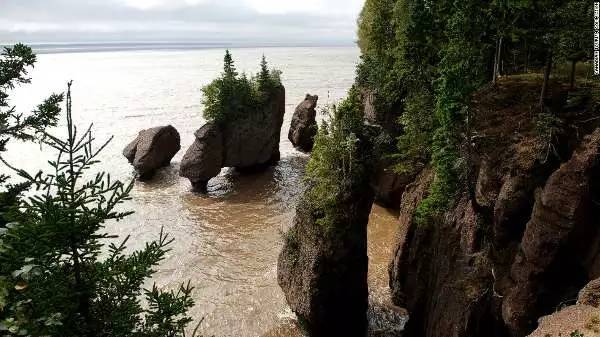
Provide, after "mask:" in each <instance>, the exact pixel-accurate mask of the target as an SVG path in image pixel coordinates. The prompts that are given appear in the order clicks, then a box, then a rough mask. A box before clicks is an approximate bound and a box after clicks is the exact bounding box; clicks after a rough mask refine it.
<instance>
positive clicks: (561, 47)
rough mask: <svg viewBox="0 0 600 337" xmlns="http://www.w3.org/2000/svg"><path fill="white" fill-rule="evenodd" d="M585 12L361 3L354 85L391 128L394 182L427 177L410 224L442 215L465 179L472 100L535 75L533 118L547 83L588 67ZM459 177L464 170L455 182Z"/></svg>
mask: <svg viewBox="0 0 600 337" xmlns="http://www.w3.org/2000/svg"><path fill="white" fill-rule="evenodd" d="M591 11H592V3H591V2H590V1H585V0H560V1H556V0H488V1H480V0H478V1H475V0H461V1H454V0H444V1H428V0H367V1H366V3H365V6H364V8H363V10H362V12H361V14H360V17H359V20H358V25H359V29H358V36H359V40H358V45H359V47H360V49H361V51H362V59H361V63H360V65H359V67H358V71H357V84H358V86H359V87H360V88H362V89H363V91H365V92H367V93H368V94H370V95H372V96H373V103H374V106H375V109H376V110H378V112H380V113H384V114H394V115H395V116H396V117H397V119H398V122H399V124H400V126H401V129H402V132H401V133H400V134H401V135H400V136H399V137H398V144H397V149H396V150H395V151H393V152H394V153H391V155H392V156H394V157H395V158H396V163H397V167H396V169H397V170H398V171H399V172H400V173H411V172H418V171H419V170H420V168H422V167H423V166H425V165H432V166H433V168H434V169H435V171H436V178H435V181H434V183H433V186H432V190H431V194H430V196H429V198H427V200H425V202H423V203H422V205H421V207H420V208H419V210H418V211H417V214H416V216H417V219H419V218H420V217H427V216H430V215H432V214H434V213H437V212H441V211H443V210H444V209H445V207H446V206H447V204H448V202H449V201H450V199H451V196H452V195H453V194H455V191H456V190H457V186H458V185H457V184H458V182H459V180H460V179H463V178H467V179H468V178H469V172H468V170H467V169H466V168H465V167H464V165H463V164H462V163H463V162H464V159H465V158H464V154H463V153H462V152H461V150H460V149H459V147H460V144H461V143H462V142H463V141H464V140H465V139H466V138H467V137H468V131H469V121H470V117H471V116H470V111H469V102H470V98H471V96H472V94H473V93H474V92H475V91H476V90H478V89H479V88H481V87H483V86H484V85H488V84H492V85H493V84H495V83H496V80H497V78H498V77H500V76H503V75H510V74H523V73H539V74H542V73H543V76H541V75H540V79H541V80H540V88H539V89H540V113H546V112H547V111H545V110H544V99H545V97H546V95H547V91H548V82H549V80H550V78H551V74H552V72H553V71H554V73H559V70H561V69H563V68H566V69H568V70H567V71H566V72H561V75H563V74H565V73H566V75H567V76H566V77H567V80H568V81H569V82H570V85H571V88H572V87H573V86H575V84H576V83H575V78H576V76H575V75H576V71H577V69H578V68H577V64H578V63H581V62H586V61H589V59H590V57H591V48H590V47H589V45H590V43H591V42H590V41H592V32H591V25H590V23H589V20H588V18H591ZM465 171H467V172H466V173H465Z"/></svg>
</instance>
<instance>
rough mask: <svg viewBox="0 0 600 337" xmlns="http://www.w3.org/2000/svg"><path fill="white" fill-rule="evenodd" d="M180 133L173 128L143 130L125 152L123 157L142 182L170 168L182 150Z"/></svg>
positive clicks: (168, 126)
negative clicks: (172, 161)
mask: <svg viewBox="0 0 600 337" xmlns="http://www.w3.org/2000/svg"><path fill="white" fill-rule="evenodd" d="M180 142H181V140H180V137H179V132H177V130H176V129H175V128H174V127H173V126H171V125H167V126H159V127H155V128H151V129H146V130H142V131H140V132H139V133H138V136H137V137H136V138H135V140H133V141H132V142H131V143H130V144H129V145H127V146H126V147H125V149H124V150H123V155H124V156H125V158H127V160H128V161H129V163H130V164H132V165H133V167H134V169H135V171H136V172H137V174H138V178H139V179H140V180H149V179H151V178H152V177H153V176H154V173H155V172H156V170H157V169H159V168H161V167H165V166H169V164H170V163H171V159H173V157H174V156H175V154H176V153H177V152H179V150H180V149H181V144H180Z"/></svg>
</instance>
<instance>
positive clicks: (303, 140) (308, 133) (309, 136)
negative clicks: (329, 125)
mask: <svg viewBox="0 0 600 337" xmlns="http://www.w3.org/2000/svg"><path fill="white" fill-rule="evenodd" d="M318 100H319V96H316V95H315V96H311V95H310V94H306V98H304V101H302V102H301V103H300V104H299V105H298V106H297V107H296V111H294V116H293V117H292V124H291V126H290V132H289V133H288V139H289V140H290V142H292V144H293V145H294V146H295V147H297V148H298V149H300V150H302V151H304V152H310V151H311V150H312V148H313V145H314V143H315V136H316V135H317V129H318V126H317V121H316V116H317V111H316V110H315V108H316V107H317V101H318Z"/></svg>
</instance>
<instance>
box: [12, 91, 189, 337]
mask: <svg viewBox="0 0 600 337" xmlns="http://www.w3.org/2000/svg"><path fill="white" fill-rule="evenodd" d="M66 122H67V125H66V131H67V138H66V139H64V140H63V139H60V138H58V137H55V136H52V135H50V134H48V133H46V132H44V133H43V136H44V137H43V139H44V143H45V144H46V145H47V146H49V147H50V148H52V149H54V150H56V151H57V152H58V153H57V157H56V159H55V160H54V161H50V162H49V164H50V167H51V169H52V173H50V174H43V173H42V172H41V171H40V172H38V173H37V174H35V175H30V174H28V173H27V172H25V171H23V170H20V169H17V168H14V167H13V166H11V165H10V164H8V163H7V162H6V161H4V160H3V159H2V161H3V162H4V163H5V164H6V165H7V166H8V167H9V168H11V169H12V170H14V172H16V173H17V174H18V176H19V177H20V178H22V179H24V180H25V181H27V182H28V183H29V184H31V185H32V186H35V188H36V192H35V193H33V194H32V195H31V196H29V197H28V198H26V199H22V200H19V202H18V207H17V208H16V209H15V211H14V212H12V213H11V216H10V220H11V222H10V223H9V224H7V225H6V229H5V230H3V231H2V232H1V233H0V331H1V334H2V335H3V336H25V335H27V336H64V337H70V336H73V337H75V336H78V337H79V336H94V337H100V336H106V337H109V336H123V337H125V336H138V337H159V336H161V337H162V336H173V337H175V336H183V335H184V333H183V329H184V328H185V326H186V325H187V324H188V323H189V322H190V321H191V319H190V318H189V317H188V316H187V314H186V312H187V310H188V309H189V308H190V307H191V306H192V305H193V301H192V299H191V297H190V293H191V291H192V288H191V287H190V286H189V284H188V285H182V286H181V287H180V288H179V290H178V291H177V292H163V291H160V290H158V289H157V288H156V287H153V288H152V289H150V290H143V288H142V287H143V284H144V282H145V281H146V280H147V279H148V278H149V277H150V276H151V275H152V274H153V273H154V271H155V269H154V268H155V267H156V266H157V265H158V263H159V262H160V261H161V260H162V259H163V258H164V257H165V254H166V253H167V251H168V248H167V246H168V245H169V244H170V243H171V242H172V240H171V239H169V238H168V236H167V235H165V234H163V233H162V232H161V234H160V236H159V239H158V240H157V241H154V242H151V243H148V244H147V245H146V247H145V248H144V249H143V250H140V251H135V252H133V253H131V254H125V248H126V247H125V244H126V242H127V238H126V239H125V240H124V241H122V242H121V243H120V244H114V243H111V244H108V243H107V240H115V239H116V236H114V235H110V234H107V233H106V232H105V230H104V226H105V224H106V222H107V221H110V220H113V221H119V220H121V219H123V218H124V217H126V216H128V215H129V214H131V213H132V212H130V211H119V210H117V208H118V206H119V205H121V204H122V203H123V202H124V201H126V200H128V199H129V198H130V197H129V193H130V191H131V189H132V186H133V184H132V183H130V184H124V183H122V182H120V181H118V180H113V179H111V177H110V175H109V174H106V173H105V172H99V173H95V174H94V172H92V171H91V169H92V168H93V167H94V166H95V165H96V164H97V163H98V160H97V157H98V154H99V153H100V152H101V151H102V150H103V149H104V148H105V147H106V145H107V144H108V142H106V143H104V144H101V145H100V146H94V137H93V135H92V132H91V127H90V128H88V129H87V130H86V131H85V132H83V133H81V134H79V133H78V130H77V128H76V127H75V126H74V123H73V118H72V112H71V93H70V84H69V90H68V91H67V101H66ZM109 141H110V140H109ZM142 295H144V297H145V300H146V302H147V303H148V305H147V307H144V306H142V304H141V299H140V297H141V296H142Z"/></svg>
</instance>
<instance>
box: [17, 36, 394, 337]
mask: <svg viewBox="0 0 600 337" xmlns="http://www.w3.org/2000/svg"><path fill="white" fill-rule="evenodd" d="M232 53H233V56H234V58H235V60H236V61H237V65H238V69H239V70H241V71H250V70H256V69H257V68H258V62H259V60H260V57H261V56H262V54H263V53H264V54H265V55H266V56H267V59H268V60H269V61H270V63H271V64H272V65H274V66H275V67H277V68H279V69H281V70H282V71H283V81H284V84H285V86H286V102H287V105H286V117H285V122H284V127H283V130H282V133H281V137H282V138H281V153H282V159H281V161H280V162H279V164H278V165H277V166H275V167H272V168H270V169H268V170H266V171H265V172H261V173H257V174H252V175H239V174H237V173H236V172H234V171H232V170H227V169H224V170H223V172H222V173H221V175H220V176H219V177H217V178H215V179H213V180H211V182H210V183H209V187H208V190H209V191H208V194H207V195H199V194H195V193H192V192H191V190H190V185H189V182H188V181H187V180H186V179H184V178H180V177H179V176H178V174H177V172H178V167H179V161H180V160H181V158H182V157H183V154H184V152H185V150H186V149H187V147H188V146H189V145H190V144H191V143H192V142H193V132H194V131H195V130H196V129H198V128H199V127H200V126H202V124H203V123H204V120H203V119H202V117H201V111H202V107H201V104H200V100H201V93H200V88H201V87H202V86H203V85H204V84H207V83H208V82H209V81H210V80H211V79H212V78H214V77H215V76H216V75H217V74H218V73H219V72H220V69H221V66H222V55H223V50H216V49H215V50H185V51H164V50H161V51H124V52H90V53H62V54H43V55H39V56H38V60H39V62H38V63H37V64H36V68H35V70H33V71H32V72H31V76H32V79H33V83H32V84H31V85H27V86H24V87H22V88H19V89H18V90H17V91H16V95H15V96H14V97H15V99H14V100H13V103H15V104H16V105H17V106H18V107H19V109H20V110H27V109H31V108H33V106H35V105H36V104H37V103H39V102H40V101H41V99H42V98H43V97H44V96H47V94H49V93H50V92H51V91H56V92H60V91H64V90H65V88H66V82H67V81H68V80H71V79H72V80H74V84H73V111H74V116H75V120H76V122H77V124H79V125H80V126H81V127H83V126H86V125H87V124H88V123H90V122H92V121H93V122H94V125H95V127H94V130H95V136H96V138H97V139H106V138H108V137H109V136H111V135H113V136H114V139H113V141H112V142H111V143H110V144H109V146H108V147H107V149H106V150H105V151H104V153H103V154H102V157H101V159H102V160H103V163H102V164H100V166H99V167H100V168H102V169H105V170H107V171H109V172H110V173H111V175H112V176H113V177H115V178H119V179H122V180H129V179H131V178H132V177H133V173H132V171H131V167H130V166H129V164H128V163H127V161H126V160H125V158H124V157H123V156H122V155H121V150H122V149H123V147H124V146H125V145H126V144H127V143H128V142H129V141H131V140H132V139H133V138H135V136H136V134H137V132H138V131H139V130H141V129H143V128H148V127H153V126H158V125H166V124H172V125H173V126H175V127H176V128H177V130H178V131H179V132H180V134H181V137H182V150H181V151H180V152H179V153H178V154H177V155H176V156H175V158H174V159H173V163H172V165H171V166H170V167H169V168H166V169H164V170H162V171H160V172H159V173H158V175H157V176H156V178H155V179H154V180H153V182H150V183H139V182H138V183H136V185H135V188H134V190H133V193H132V197H133V200H131V201H129V202H128V203H127V204H126V205H124V207H125V208H127V209H133V210H135V213H134V214H133V215H132V216H130V217H128V218H126V219H125V220H124V221H121V222H119V223H110V224H108V226H107V227H108V230H109V231H110V232H113V233H118V234H119V235H121V236H122V237H124V236H126V235H131V239H130V241H129V242H130V248H140V247H142V246H143V244H144V242H146V241H148V240H152V239H155V238H156V237H157V236H158V233H159V231H160V229H161V227H164V228H165V230H166V231H167V232H168V233H170V234H171V235H172V237H174V238H175V240H176V241H175V243H174V244H173V245H172V247H171V248H172V251H171V252H170V253H169V254H168V256H167V258H166V260H165V261H163V263H162V264H161V265H160V267H159V270H158V273H157V274H156V275H155V278H154V281H155V282H156V283H157V284H158V285H159V286H160V287H170V288H172V287H176V286H177V285H178V284H179V283H180V282H184V281H187V280H190V281H191V283H192V284H193V285H194V286H195V287H196V289H195V291H194V293H193V296H194V299H195V300H196V306H195V307H194V309H193V310H192V312H191V314H192V315H193V317H194V318H195V319H196V320H198V319H200V318H204V322H203V324H202V327H201V329H200V331H201V332H202V333H204V334H205V335H215V336H239V337H246V336H247V337H254V336H299V335H300V334H299V332H298V330H297V328H296V327H295V325H294V315H293V314H292V313H291V311H290V310H289V309H288V308H287V305H286V303H285V300H284V297H283V293H282V292H281V290H280V289H279V287H278V286H277V281H276V274H277V270H276V261H277V256H278V254H279V250H280V248H281V245H282V237H281V233H282V232H283V231H285V230H286V229H287V228H288V226H289V225H290V223H291V220H292V218H293V216H294V207H295V204H296V201H297V198H298V193H299V192H300V184H301V179H302V175H303V171H304V166H305V164H306V162H307V160H308V157H307V156H306V155H305V154H301V153H299V152H298V151H296V150H294V149H293V147H292V146H291V144H290V143H289V141H288V140H287V128H288V127H289V123H290V121H291V114H292V113H293V109H294V107H295V106H296V105H297V104H298V103H299V102H300V101H301V100H302V99H303V98H304V95H305V94H306V93H307V92H310V93H311V94H318V95H319V97H321V99H320V101H319V103H320V106H323V105H324V104H327V103H333V102H335V101H337V100H339V99H340V98H342V97H343V96H344V95H345V93H346V91H347V89H348V88H349V87H350V86H351V84H352V82H353V80H354V68H355V65H356V62H357V61H358V55H359V52H358V50H357V49H356V48H266V49H252V48H244V49H233V50H232ZM51 156H52V153H49V152H48V149H46V148H44V149H42V151H40V148H39V147H38V146H35V145H31V144H28V145H22V144H16V143H13V144H11V145H10V146H9V153H8V155H7V156H6V157H7V158H8V160H9V161H11V162H12V163H13V164H15V165H17V166H20V167H24V168H26V169H29V170H37V169H39V168H43V167H44V162H45V160H47V159H49V158H51ZM395 223H396V222H395V215H394V214H393V213H391V212H389V211H387V210H385V209H383V208H380V207H378V206H374V210H373V213H372V215H371V223H370V226H369V255H370V274H369V282H370V287H371V292H372V296H375V297H381V298H383V297H386V296H387V262H388V260H389V256H390V249H391V244H392V241H393V237H394V234H395V230H396V227H395Z"/></svg>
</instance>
